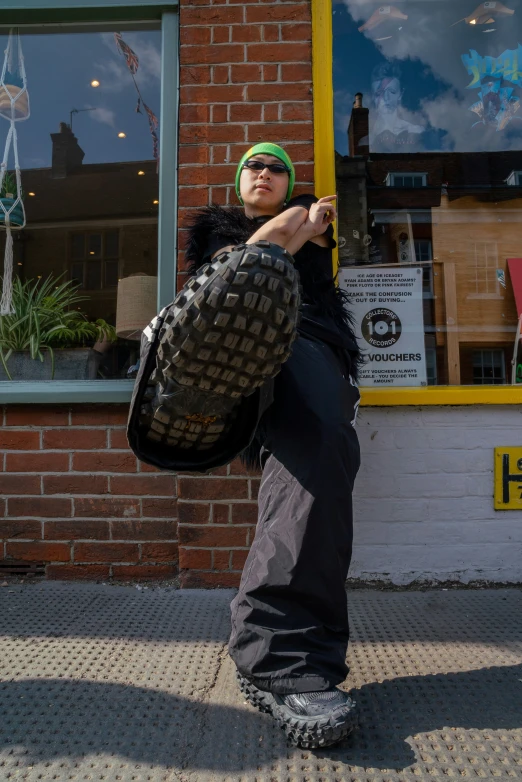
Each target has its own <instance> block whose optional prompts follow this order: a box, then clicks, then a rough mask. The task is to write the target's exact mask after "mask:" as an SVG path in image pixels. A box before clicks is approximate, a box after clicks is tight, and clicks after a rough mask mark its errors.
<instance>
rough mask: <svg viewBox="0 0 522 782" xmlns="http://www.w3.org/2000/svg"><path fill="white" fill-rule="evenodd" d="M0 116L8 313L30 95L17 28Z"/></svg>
mask: <svg viewBox="0 0 522 782" xmlns="http://www.w3.org/2000/svg"><path fill="white" fill-rule="evenodd" d="M0 117H3V118H4V119H6V120H7V121H8V122H9V129H8V131H7V137H6V140H5V147H4V155H3V158H2V163H1V165H0V228H2V229H4V230H5V232H6V238H5V250H4V274H3V278H2V296H1V298H0V316H3V315H10V314H12V313H13V312H14V308H13V302H12V298H13V236H12V233H11V231H12V229H17V230H20V229H21V228H23V227H24V225H25V209H24V204H23V201H22V182H21V177H20V161H19V158H18V134H17V132H16V123H17V122H18V121H20V120H25V119H27V118H28V117H29V95H28V92H27V78H26V74H25V65H24V56H23V53H22V44H21V41H20V35H19V34H18V31H15V30H10V32H9V39H8V42H7V49H6V50H5V57H4V62H3V65H2V70H1V73H0ZM10 153H12V155H13V156H14V178H13V177H12V176H10V174H8V173H7V167H8V163H9V156H10Z"/></svg>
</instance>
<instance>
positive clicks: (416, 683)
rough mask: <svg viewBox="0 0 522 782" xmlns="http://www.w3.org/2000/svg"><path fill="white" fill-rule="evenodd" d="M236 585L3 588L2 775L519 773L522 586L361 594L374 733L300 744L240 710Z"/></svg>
mask: <svg viewBox="0 0 522 782" xmlns="http://www.w3.org/2000/svg"><path fill="white" fill-rule="evenodd" d="M232 594H233V593H232V592H231V591H228V590H222V591H201V590H194V591H192V590H187V591H181V592H180V591H177V590H175V589H169V588H167V589H161V590H158V589H149V590H137V589H135V588H133V587H109V586H104V585H101V584H100V585H83V584H58V583H50V582H46V583H40V584H32V585H12V586H9V587H4V588H0V782H4V780H30V782H33V780H34V781H36V780H43V781H44V782H48V781H50V780H57V782H64V781H65V780H75V781H76V780H91V781H92V782H94V781H95V780H109V781H110V782H112V781H113V780H122V781H123V782H130V780H137V781H139V782H142V781H143V782H145V781H146V780H150V781H151V782H152V781H154V782H156V780H163V781H164V782H172V780H182V782H211V781H214V780H222V781H223V782H225V780H226V782H250V781H251V780H257V782H351V781H352V780H353V781H354V782H355V781H356V780H357V782H359V780H361V781H362V780H364V782H398V781H399V780H400V781H401V782H403V781H405V780H429V779H434V778H440V779H446V778H457V779H461V778H464V779H466V778H470V779H477V778H478V779H522V591H521V590H519V589H509V590H479V591H467V590H466V591H449V592H445V591H433V592H423V593H419V592H417V593H413V592H412V593H410V592H402V593H393V592H377V591H375V592H366V591H355V592H353V593H352V594H351V595H350V618H351V626H352V636H353V642H352V645H351V649H350V655H349V658H350V664H351V668H352V671H351V675H350V678H349V680H348V682H347V686H350V687H355V688H356V690H357V699H358V701H359V704H360V707H361V726H360V729H359V730H358V731H357V733H356V734H354V736H353V737H351V738H350V739H348V740H347V741H346V742H345V743H344V744H343V745H341V746H340V747H337V748H332V749H330V750H324V751H322V752H310V751H308V750H307V751H304V750H297V749H292V748H288V747H287V746H286V743H285V740H284V737H283V734H282V733H281V732H280V731H279V729H278V728H277V727H276V726H275V725H274V723H273V722H272V720H271V719H270V718H269V717H267V716H265V715H261V714H259V713H258V712H256V711H255V710H254V709H253V708H251V707H250V706H248V705H247V704H245V703H244V702H243V701H242V698H241V695H240V693H239V691H238V690H237V687H236V685H235V681H234V672H233V665H232V664H231V662H230V660H229V658H228V657H227V655H226V641H227V636H228V623H229V608H228V606H229V602H230V599H231V597H232Z"/></svg>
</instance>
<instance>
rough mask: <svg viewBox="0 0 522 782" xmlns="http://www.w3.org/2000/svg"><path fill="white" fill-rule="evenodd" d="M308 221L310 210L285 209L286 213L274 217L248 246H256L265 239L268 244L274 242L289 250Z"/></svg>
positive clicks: (299, 207)
mask: <svg viewBox="0 0 522 782" xmlns="http://www.w3.org/2000/svg"><path fill="white" fill-rule="evenodd" d="M307 219H308V210H307V209H306V208H305V207H303V206H294V207H291V208H290V209H285V211H284V212H281V213H280V214H278V215H276V216H275V217H272V219H271V220H268V221H267V222H266V223H264V224H263V225H262V226H260V227H259V228H258V229H257V231H256V232H255V233H254V234H252V236H251V237H250V239H249V240H248V244H254V242H258V241H259V240H260V239H265V240H266V241H267V242H273V243H274V244H278V245H279V246H280V247H285V248H286V249H288V244H289V242H290V241H291V240H292V238H293V237H294V236H295V234H296V233H297V232H298V231H299V230H300V229H301V228H302V227H303V225H304V224H305V223H306V221H307Z"/></svg>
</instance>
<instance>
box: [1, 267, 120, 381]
mask: <svg viewBox="0 0 522 782" xmlns="http://www.w3.org/2000/svg"><path fill="white" fill-rule="evenodd" d="M62 276H63V275H60V276H59V277H53V276H52V275H49V277H47V279H46V280H40V279H38V280H36V281H35V280H27V281H26V282H22V281H21V280H20V278H18V277H15V279H14V280H13V307H14V310H15V311H14V313H13V314H12V315H1V316H0V378H1V374H3V373H5V376H4V379H5V378H6V377H7V378H9V380H13V379H16V380H52V379H55V378H56V379H60V380H66V379H67V380H79V379H89V378H95V377H96V374H97V367H98V360H99V354H97V353H96V351H94V350H92V345H94V344H95V343H96V342H99V341H102V340H109V341H110V342H114V341H115V340H116V331H115V329H114V326H111V325H109V324H108V323H106V321H104V320H102V319H99V320H96V321H94V322H93V321H89V320H88V319H87V317H86V316H85V315H84V314H83V313H82V312H81V311H80V309H79V308H78V302H80V301H84V300H85V299H87V298H88V297H87V296H79V295H78V288H79V285H78V284H76V283H73V282H72V281H65V282H60V278H61V277H62ZM2 370H3V372H2Z"/></svg>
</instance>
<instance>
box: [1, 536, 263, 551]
mask: <svg viewBox="0 0 522 782" xmlns="http://www.w3.org/2000/svg"><path fill="white" fill-rule="evenodd" d="M3 541H4V543H33V544H36V543H65V544H66V545H67V544H68V545H71V546H74V544H75V543H89V544H90V543H92V544H96V545H98V544H100V545H102V544H105V543H106V544H109V545H112V544H114V545H115V546H120V545H121V544H122V543H129V544H131V545H133V546H136V545H140V544H149V543H154V544H156V543H158V544H161V543H176V544H178V545H179V540H178V539H177V538H172V539H171V538H160V539H159V540H156V539H155V538H151V539H150V540H129V539H128V538H116V539H114V540H113V539H111V540H104V539H100V538H74V539H72V538H39V539H38V538H3ZM183 548H186V546H184V547H183ZM210 550H211V551H212V549H210ZM238 550H239V549H238ZM241 550H244V551H248V548H244V549H241ZM225 551H228V548H226V549H225Z"/></svg>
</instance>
